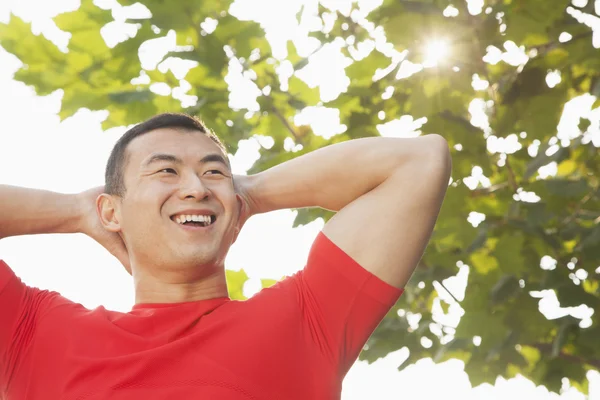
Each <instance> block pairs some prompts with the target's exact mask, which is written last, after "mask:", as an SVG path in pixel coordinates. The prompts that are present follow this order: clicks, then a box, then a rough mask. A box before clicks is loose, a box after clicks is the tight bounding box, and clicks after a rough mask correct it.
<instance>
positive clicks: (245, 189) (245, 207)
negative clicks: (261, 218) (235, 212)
mask: <svg viewBox="0 0 600 400" xmlns="http://www.w3.org/2000/svg"><path fill="white" fill-rule="evenodd" d="M254 185H255V183H254V181H253V177H252V176H246V175H235V176H234V177H233V186H234V189H235V193H236V195H237V198H238V202H239V207H240V213H239V218H238V224H237V232H238V234H239V231H241V230H242V227H243V226H244V224H245V223H246V221H248V219H249V218H250V217H251V216H253V215H255V214H259V213H260V210H259V205H258V204H257V203H256V199H255V198H254V196H253V194H252V193H253V188H254ZM236 237H237V235H236Z"/></svg>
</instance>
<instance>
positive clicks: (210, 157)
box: [200, 153, 229, 168]
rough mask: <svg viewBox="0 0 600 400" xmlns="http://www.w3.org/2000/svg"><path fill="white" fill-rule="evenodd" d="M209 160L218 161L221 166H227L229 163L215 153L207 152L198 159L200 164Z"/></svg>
mask: <svg viewBox="0 0 600 400" xmlns="http://www.w3.org/2000/svg"><path fill="white" fill-rule="evenodd" d="M209 162H218V163H221V164H223V166H225V167H227V168H229V163H228V162H227V161H226V160H225V158H224V157H223V156H222V155H220V154H217V153H211V154H207V155H205V156H204V157H202V159H201V160H200V164H207V163H209Z"/></svg>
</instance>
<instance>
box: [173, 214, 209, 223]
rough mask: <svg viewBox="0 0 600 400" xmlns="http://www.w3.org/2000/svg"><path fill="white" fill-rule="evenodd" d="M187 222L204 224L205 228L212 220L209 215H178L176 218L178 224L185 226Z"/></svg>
mask: <svg viewBox="0 0 600 400" xmlns="http://www.w3.org/2000/svg"><path fill="white" fill-rule="evenodd" d="M187 221H194V222H202V223H203V224H204V225H205V226H208V225H210V221H211V218H210V216H209V215H178V216H176V217H175V222H177V223H178V224H184V223H185V222H187Z"/></svg>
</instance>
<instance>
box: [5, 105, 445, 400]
mask: <svg viewBox="0 0 600 400" xmlns="http://www.w3.org/2000/svg"><path fill="white" fill-rule="evenodd" d="M450 164H451V162H450V157H449V152H448V146H447V143H446V142H445V141H444V139H442V138H441V137H440V136H437V135H427V136H423V137H419V138H410V139H399V138H365V139H358V140H352V141H348V142H344V143H340V144H335V145H331V146H328V147H326V148H322V149H319V150H317V151H314V152H311V153H309V154H306V155H302V156H300V157H297V158H295V159H294V160H291V161H288V162H285V163H282V164H281V165H278V166H276V167H273V168H271V169H269V170H267V171H264V172H262V173H259V174H256V175H252V176H235V177H234V176H233V175H232V173H231V169H230V166H229V163H228V159H227V154H226V151H225V149H224V147H223V146H222V145H221V143H220V142H219V140H218V139H217V138H216V136H214V134H212V133H211V132H210V131H208V129H207V128H206V127H205V126H204V125H203V124H202V123H201V122H199V121H198V120H196V119H194V118H191V117H188V116H185V115H179V114H162V115H159V116H156V117H154V118H152V119H150V120H148V121H146V122H144V123H142V124H140V125H137V126H135V127H134V128H132V129H131V130H129V131H128V132H127V133H125V134H124V135H123V137H121V139H119V141H118V142H117V144H116V145H115V148H114V149H113V152H112V154H111V156H110V159H109V161H108V165H107V169H106V185H105V187H104V188H96V189H92V190H89V191H87V192H84V193H81V194H78V195H64V194H58V193H53V192H48V191H39V190H32V189H24V188H18V187H10V186H0V238H3V237H8V236H14V235H24V234H37V233H69V232H83V233H85V234H87V235H89V236H90V237H92V238H94V239H95V240H96V241H98V242H99V243H100V244H102V245H103V246H104V247H105V248H107V249H108V250H109V251H110V252H111V253H112V254H113V255H115V256H116V257H117V258H118V259H119V260H120V261H121V262H122V263H123V265H124V266H125V267H126V268H127V270H128V271H129V272H130V273H131V274H132V276H133V281H134V285H135V303H136V304H135V306H134V307H133V309H132V310H131V312H128V313H119V312H113V311H109V310H106V309H104V308H103V307H99V308H97V309H95V310H87V309H85V308H84V307H83V306H82V305H80V304H76V303H74V302H72V301H70V300H68V299H66V298H64V297H62V296H61V295H60V294H58V293H55V292H49V291H44V290H40V289H37V288H31V287H27V286H26V285H24V284H23V283H22V282H21V281H20V280H19V279H18V278H17V277H15V275H14V274H13V273H12V271H11V270H10V269H9V267H8V266H7V265H6V264H5V263H3V262H0V363H1V364H0V389H1V390H2V392H1V393H3V394H4V397H5V398H6V399H8V400H21V399H45V400H50V399H69V400H71V399H78V400H84V399H85V400H92V399H109V398H110V399H114V400H125V399H127V400H129V399H166V398H172V399H192V398H194V399H216V400H238V399H239V400H242V399H244V400H247V399H260V400H276V399H286V400H294V399H298V400H301V399H302V400H306V399H339V398H340V393H341V384H342V380H343V378H344V376H345V375H346V373H347V372H348V370H349V369H350V367H351V366H352V364H353V363H354V361H355V360H356V358H357V357H358V354H359V352H360V351H361V349H362V347H363V345H364V343H365V342H366V341H367V339H368V337H369V336H370V335H371V334H372V332H373V330H374V329H375V328H376V327H377V325H378V324H379V323H380V321H381V320H382V318H383V317H384V316H385V314H386V312H387V311H389V309H390V308H391V307H392V306H393V305H394V303H395V302H396V300H397V299H398V298H399V296H400V295H401V293H402V288H403V287H404V285H405V284H406V282H407V281H408V279H409V278H410V276H411V274H412V272H413V270H414V268H415V266H416V265H417V263H418V261H419V259H420V257H421V256H422V253H423V251H424V249H425V246H426V244H427V242H428V240H429V237H430V235H431V232H432V229H433V226H434V223H435V220H436V218H437V215H438V212H439V209H440V206H441V204H442V199H443V197H444V194H445V191H446V188H447V185H448V180H449V175H450ZM302 207H322V208H325V209H329V210H334V211H338V212H337V214H336V215H335V216H334V217H333V218H331V220H330V221H329V222H327V224H326V225H325V227H324V229H323V231H322V232H320V233H319V235H318V236H317V238H316V240H315V242H314V244H313V246H312V248H311V250H310V254H309V257H308V261H307V265H306V267H305V268H304V269H303V270H301V271H299V272H298V273H296V274H294V275H293V276H291V277H287V278H285V279H284V280H282V281H281V282H279V283H277V284H276V285H274V286H272V287H270V288H267V289H263V290H262V291H261V292H259V293H258V294H256V295H255V296H253V297H252V298H250V299H248V300H246V301H232V300H230V299H229V298H228V293H227V285H226V279H225V270H224V260H225V256H226V254H227V251H228V250H229V247H230V246H231V244H232V243H233V242H234V241H235V239H236V237H237V235H238V233H239V230H240V229H241V227H242V226H243V224H244V222H245V221H246V220H247V218H249V217H250V216H252V215H255V214H258V213H264V212H269V211H272V210H277V209H282V208H302ZM48 268H51V266H48Z"/></svg>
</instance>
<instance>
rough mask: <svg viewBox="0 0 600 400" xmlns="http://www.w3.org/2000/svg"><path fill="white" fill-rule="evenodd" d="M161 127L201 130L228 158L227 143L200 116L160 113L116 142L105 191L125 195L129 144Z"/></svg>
mask: <svg viewBox="0 0 600 400" xmlns="http://www.w3.org/2000/svg"><path fill="white" fill-rule="evenodd" d="M160 128H175V129H180V130H184V131H189V132H196V131H198V132H201V133H203V134H205V135H206V136H208V137H209V138H210V139H212V141H213V142H215V143H216V144H217V146H218V147H219V149H221V151H222V152H223V155H224V156H225V160H228V158H227V149H226V147H225V145H224V144H223V143H222V142H221V140H220V139H219V137H218V136H217V135H216V134H215V133H214V132H213V131H211V130H210V129H209V128H207V127H206V125H204V122H202V121H201V120H200V119H199V118H197V117H193V116H190V115H186V114H179V113H163V114H159V115H156V116H154V117H152V118H150V119H148V120H146V121H144V122H141V123H139V124H137V125H135V126H134V127H133V128H131V129H129V130H128V131H127V132H125V134H124V135H123V136H121V137H120V138H119V140H117V143H115V146H114V147H113V149H112V151H111V153H110V157H109V158H108V162H107V163H106V172H105V175H104V179H105V186H104V191H105V192H106V193H108V194H111V195H116V196H119V197H123V196H124V195H125V181H124V178H123V173H124V171H125V166H126V164H127V160H128V154H127V146H128V145H129V143H131V141H132V140H133V139H135V138H136V137H138V136H140V135H143V134H144V133H148V132H150V131H153V130H156V129H160Z"/></svg>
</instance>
